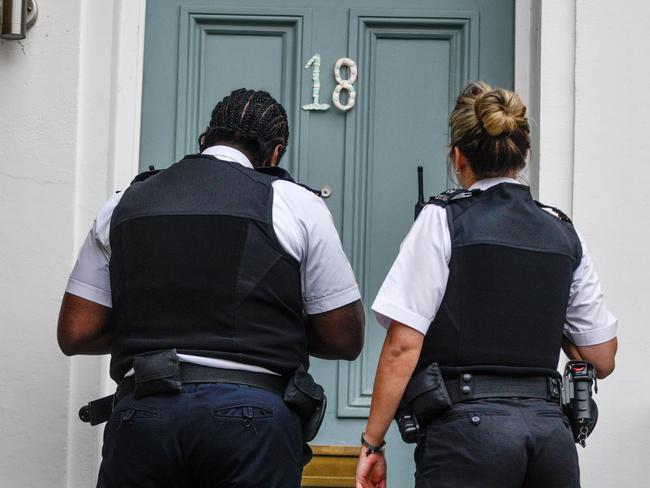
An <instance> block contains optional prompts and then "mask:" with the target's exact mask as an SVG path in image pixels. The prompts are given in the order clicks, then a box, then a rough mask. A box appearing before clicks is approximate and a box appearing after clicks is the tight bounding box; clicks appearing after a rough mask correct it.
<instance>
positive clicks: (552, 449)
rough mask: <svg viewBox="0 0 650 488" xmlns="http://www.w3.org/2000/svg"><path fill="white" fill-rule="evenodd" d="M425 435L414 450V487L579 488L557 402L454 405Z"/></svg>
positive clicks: (489, 401) (567, 431) (516, 400)
mask: <svg viewBox="0 0 650 488" xmlns="http://www.w3.org/2000/svg"><path fill="white" fill-rule="evenodd" d="M423 434H424V435H423V436H422V438H421V440H420V442H419V443H418V446H417V448H416V451H415V462H416V473H415V486H416V488H580V472H579V467H578V455H577V452H576V446H575V443H574V441H573V434H572V433H571V429H570V426H569V421H568V419H567V417H566V416H565V415H564V413H563V412H562V410H561V408H560V406H559V405H558V404H557V403H552V402H550V401H547V400H543V399H535V398H525V399H524V398H521V399H519V398H510V399H496V398H493V399H483V400H474V401H471V402H466V403H458V404H455V405H454V406H453V407H452V408H451V409H450V410H449V411H447V412H445V413H444V414H442V415H441V416H439V417H437V418H435V419H433V420H432V421H431V422H429V423H428V424H427V425H426V426H425V427H424V433H423Z"/></svg>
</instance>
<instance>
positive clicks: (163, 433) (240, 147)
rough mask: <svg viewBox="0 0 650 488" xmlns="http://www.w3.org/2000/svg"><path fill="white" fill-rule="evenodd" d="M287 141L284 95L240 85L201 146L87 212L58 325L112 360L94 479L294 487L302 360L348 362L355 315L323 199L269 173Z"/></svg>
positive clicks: (113, 483) (355, 336) (353, 353)
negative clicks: (112, 390) (91, 218)
mask: <svg viewBox="0 0 650 488" xmlns="http://www.w3.org/2000/svg"><path fill="white" fill-rule="evenodd" d="M288 142H289V126H288V122H287V115H286V113H285V110H284V109H283V107H282V105H280V104H279V103H278V102H277V101H276V100H275V99H273V97H271V96H270V95H269V94H268V93H266V92H264V91H253V90H245V89H240V90H235V91H233V92H232V93H231V94H230V95H228V96H226V97H225V98H224V99H223V100H222V101H220V102H219V103H218V104H217V106H216V107H215V108H214V110H213V112H212V118H211V120H210V123H209V126H208V127H207V129H206V130H205V132H204V133H203V134H202V135H201V136H200V138H199V144H200V148H201V153H200V154H195V155H190V156H186V157H185V158H183V159H182V160H181V161H179V162H177V163H175V164H173V165H172V166H171V167H169V168H167V169H165V170H162V171H159V172H156V171H151V172H147V173H144V174H142V175H139V176H138V177H137V178H136V179H135V180H134V182H133V183H132V184H131V186H130V187H129V188H128V189H127V190H126V191H125V192H123V193H118V194H116V195H115V196H113V197H112V198H111V199H110V200H109V201H108V202H107V203H106V205H105V206H104V207H103V208H102V209H101V210H100V211H99V214H98V216H97V219H96V220H95V223H94V225H93V227H92V229H91V230H90V232H89V234H88V237H87V238H86V241H85V242H84V244H83V246H82V247H81V250H80V252H79V257H78V260H77V262H76V264H75V267H74V270H73V271H72V274H71V276H70V279H69V282H68V286H67V289H66V293H65V295H64V298H63V303H62V306H61V312H60V317H59V325H58V340H59V345H60V347H61V349H62V350H63V352H64V353H65V354H67V355H73V354H107V353H110V354H111V367H110V374H111V377H112V378H113V379H114V380H115V381H116V383H117V384H118V387H117V391H116V394H115V398H114V401H115V404H114V407H113V409H112V413H111V414H110V418H109V419H108V423H107V425H106V428H105V433H104V446H103V451H102V457H103V460H102V464H101V467H100V472H99V480H98V486H100V487H111V488H118V487H119V488H124V487H157V488H160V487H203V486H204V487H208V486H210V487H213V486H222V487H253V486H264V487H277V488H280V487H282V488H285V487H298V486H299V484H300V477H301V472H302V467H303V465H304V463H305V462H306V461H307V459H308V452H307V451H306V450H304V449H305V448H306V446H305V444H304V440H305V439H304V435H305V432H304V429H305V426H306V425H307V426H309V425H310V424H305V422H304V419H303V417H302V415H303V413H304V412H303V411H302V410H301V411H299V410H297V409H295V408H293V404H291V402H292V401H295V399H296V398H298V399H300V398H301V397H300V394H301V391H300V389H301V388H302V389H303V390H305V391H306V394H305V395H306V396H305V398H306V399H307V400H306V403H305V402H304V401H303V403H302V404H300V405H307V404H308V405H312V403H314V402H315V403H314V405H316V406H317V407H318V408H321V406H322V405H321V404H319V403H318V400H319V399H320V400H322V398H321V397H322V389H321V390H319V388H318V386H317V385H315V384H314V383H313V381H311V377H310V376H309V375H308V373H307V370H308V367H309V355H313V356H317V357H321V358H325V359H347V360H352V359H355V358H356V357H357V355H358V354H359V352H360V350H361V347H362V342H363V327H364V316H363V308H362V306H361V302H360V294H359V289H358V286H357V283H356V281H355V278H354V275H353V272H352V269H351V267H350V264H349V263H348V260H347V259H346V257H345V255H344V253H343V250H342V247H341V242H340V239H339V236H338V234H337V232H336V230H335V228H334V224H333V221H332V217H331V215H330V213H329V211H328V209H327V207H326V206H325V204H324V203H323V202H322V200H321V199H320V198H319V196H317V195H316V194H314V192H312V191H310V190H309V189H307V188H305V187H302V186H299V185H298V184H296V183H294V182H293V181H292V180H291V178H290V176H289V175H288V174H287V173H286V172H284V171H282V170H280V169H279V168H277V164H278V162H279V161H280V159H281V157H282V154H283V153H284V152H285V150H286V147H287V144H288ZM298 381H300V382H301V383H297V382H298ZM296 384H297V385H299V386H300V388H296V387H295V386H296ZM305 385H306V387H305ZM287 392H292V395H293V396H291V394H289V393H287ZM310 395H311V396H310ZM319 395H321V396H319ZM312 400H313V402H312ZM309 402H312V403H309ZM290 404H291V407H290ZM317 410H318V409H317V408H316V411H317ZM312 435H313V434H312Z"/></svg>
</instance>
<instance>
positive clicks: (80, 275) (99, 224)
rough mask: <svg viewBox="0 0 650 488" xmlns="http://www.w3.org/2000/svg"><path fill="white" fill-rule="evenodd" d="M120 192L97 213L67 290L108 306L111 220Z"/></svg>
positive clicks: (109, 302)
mask: <svg viewBox="0 0 650 488" xmlns="http://www.w3.org/2000/svg"><path fill="white" fill-rule="evenodd" d="M120 198H122V194H121V193H118V194H115V195H113V196H112V197H111V198H109V200H108V201H107V202H106V203H105V204H104V206H103V207H102V208H101V209H100V211H99V212H98V213H97V217H96V219H95V222H94V223H93V226H92V228H91V229H90V231H89V232H88V235H87V236H86V240H85V241H84V242H83V244H82V245H81V248H80V249H79V255H78V256H77V261H76V262H75V265H74V268H73V269H72V273H70V278H69V279H68V285H67V287H66V292H68V293H71V294H73V295H76V296H79V297H81V298H85V299H86V300H90V301H91V302H95V303H99V304H100V305H104V306H106V307H110V306H111V281H110V275H109V263H110V257H111V249H110V241H109V237H110V222H111V216H112V215H113V210H114V209H115V206H116V205H117V204H118V202H119V201H120Z"/></svg>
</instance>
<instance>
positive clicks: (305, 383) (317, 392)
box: [284, 366, 327, 442]
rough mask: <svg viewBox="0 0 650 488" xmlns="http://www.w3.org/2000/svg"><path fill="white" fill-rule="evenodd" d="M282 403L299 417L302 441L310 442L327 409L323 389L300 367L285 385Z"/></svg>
mask: <svg viewBox="0 0 650 488" xmlns="http://www.w3.org/2000/svg"><path fill="white" fill-rule="evenodd" d="M284 401H285V403H286V404H287V405H288V406H289V408H291V409H292V410H293V411H294V412H296V413H297V414H298V417H300V423H301V424H302V436H303V440H304V441H305V442H309V441H311V440H312V439H313V438H314V437H316V434H318V429H320V426H321V424H322V423H323V417H324V416H325V409H326V408H327V397H326V396H325V391H324V390H323V387H322V386H320V385H319V384H318V383H316V382H315V381H314V378H313V377H312V376H311V375H310V374H309V373H308V372H307V371H305V369H304V368H303V367H302V366H301V367H300V368H299V369H298V370H297V371H296V372H295V373H294V375H293V376H292V377H291V379H290V380H289V382H288V383H287V387H286V388H285V390H284Z"/></svg>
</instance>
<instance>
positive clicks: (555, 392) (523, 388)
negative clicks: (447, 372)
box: [445, 373, 561, 403]
mask: <svg viewBox="0 0 650 488" xmlns="http://www.w3.org/2000/svg"><path fill="white" fill-rule="evenodd" d="M560 384H561V383H560V380H559V379H558V378H555V377H549V376H495V375H486V374H470V373H465V374H462V375H460V376H458V377H455V378H450V379H446V380H445V386H446V387H447V392H448V393H449V398H450V399H451V401H452V402H453V403H460V402H467V401H470V400H476V399H480V398H495V397H499V398H513V397H521V398H543V399H545V400H550V401H553V402H559V401H560Z"/></svg>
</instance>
